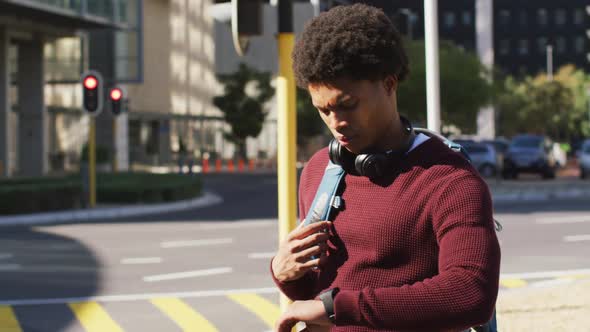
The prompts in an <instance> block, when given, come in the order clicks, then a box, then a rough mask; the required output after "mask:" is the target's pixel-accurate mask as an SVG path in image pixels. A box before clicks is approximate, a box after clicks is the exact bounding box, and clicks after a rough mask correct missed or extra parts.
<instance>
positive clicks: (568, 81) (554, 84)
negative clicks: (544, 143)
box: [496, 65, 590, 141]
mask: <svg viewBox="0 0 590 332" xmlns="http://www.w3.org/2000/svg"><path fill="white" fill-rule="evenodd" d="M589 82H590V80H589V78H588V75H586V74H585V73H584V72H583V71H581V70H577V69H576V68H575V67H574V66H572V65H566V66H564V67H561V68H560V69H559V70H558V72H557V74H556V75H555V76H554V79H553V80H552V81H549V79H548V77H547V76H546V75H545V74H539V75H537V76H536V77H525V78H523V79H521V80H516V79H514V78H512V77H508V78H507V79H506V80H505V81H504V86H503V89H502V91H501V92H500V93H499V95H498V97H497V98H496V109H497V111H498V112H499V126H498V127H499V128H498V129H499V131H500V132H501V133H502V134H503V135H506V136H512V135H514V134H516V133H519V132H537V133H544V134H549V135H550V136H552V137H553V138H554V139H557V140H565V141H571V140H572V139H577V138H580V137H583V136H585V135H587V134H590V121H589V120H588V113H587V112H588V110H587V107H588V96H587V95H586V87H587V86H588V84H589Z"/></svg>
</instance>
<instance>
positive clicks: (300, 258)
mask: <svg viewBox="0 0 590 332" xmlns="http://www.w3.org/2000/svg"><path fill="white" fill-rule="evenodd" d="M331 224H332V223H331V222H330V221H320V222H315V223H312V224H309V225H306V226H300V227H297V228H295V229H294V230H293V231H292V232H291V233H289V235H288V236H287V239H286V240H285V241H283V243H281V244H280V246H279V250H278V251H277V255H276V256H275V257H274V259H273V260H272V271H273V274H274V276H275V278H277V279H278V280H279V281H281V282H285V281H291V280H296V279H299V278H301V277H302V276H303V275H304V274H305V273H307V271H309V270H311V269H313V268H316V267H319V266H320V256H321V255H322V254H323V253H325V252H326V250H327V249H328V246H327V244H326V241H327V240H328V239H329V238H330V235H329V234H328V232H327V231H328V229H329V227H330V225H331ZM324 231H325V232H324ZM312 256H315V257H316V258H315V259H311V257H312Z"/></svg>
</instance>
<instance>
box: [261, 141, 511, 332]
mask: <svg viewBox="0 0 590 332" xmlns="http://www.w3.org/2000/svg"><path fill="white" fill-rule="evenodd" d="M327 163H328V152H327V149H323V150H321V151H319V152H318V153H316V154H315V155H314V156H313V157H312V159H311V160H310V161H309V163H308V165H307V166H306V167H305V169H304V171H303V173H302V175H301V182H300V187H299V202H300V204H299V215H300V216H302V218H301V219H303V216H305V214H306V213H307V211H308V210H309V207H310V204H311V202H312V201H313V198H314V196H315V193H316V190H317V188H318V186H319V184H320V181H321V179H322V176H323V173H324V169H325V167H326V165H327ZM398 169H399V170H400V171H399V174H398V175H397V176H391V177H389V178H386V179H381V180H379V181H373V182H372V181H371V180H369V179H368V178H366V177H361V176H353V175H346V176H345V178H344V183H345V187H344V192H343V194H342V198H343V200H344V209H343V210H342V211H340V212H338V214H337V215H336V217H335V218H334V220H333V229H332V231H331V233H332V238H331V240H330V246H331V247H332V251H331V253H330V255H329V257H328V260H327V265H326V266H325V267H324V268H323V269H322V270H321V271H320V272H309V273H307V274H306V275H305V276H304V277H302V278H300V279H298V280H294V281H289V282H285V283H282V282H280V281H278V280H277V279H274V280H275V283H276V284H277V285H278V286H279V288H280V289H281V291H282V292H283V293H284V294H285V295H287V296H288V297H289V298H291V299H292V300H306V299H313V298H314V297H316V296H317V295H318V294H319V293H320V292H322V291H324V290H326V289H329V288H333V287H338V288H340V292H339V293H338V294H337V295H336V297H335V299H334V310H335V322H336V326H335V327H333V328H332V331H348V332H367V331H429V332H432V331H460V330H463V329H465V328H468V327H470V326H475V325H480V324H483V323H484V322H486V321H488V320H489V319H490V317H491V315H492V313H493V310H494V305H495V302H496V297H497V294H498V279H499V273H500V247H499V245H498V239H497V237H496V234H495V230H494V223H493V219H492V202H491V198H490V193H489V191H488V188H487V186H486V183H485V182H484V181H483V180H482V179H481V177H480V176H479V175H478V174H477V172H476V171H475V170H474V169H473V168H472V167H471V165H470V164H469V163H468V162H467V161H466V160H465V159H464V158H463V157H462V156H461V155H460V154H459V153H456V152H454V151H452V150H450V149H449V148H448V147H447V146H446V145H444V144H443V143H442V142H440V141H439V140H438V139H434V138H431V139H429V140H427V141H426V142H424V143H422V144H421V145H419V146H418V147H416V148H415V149H414V150H412V151H411V152H410V153H409V154H408V155H407V156H406V158H405V159H404V160H403V161H401V162H400V165H399V167H398ZM273 278H274V274H273Z"/></svg>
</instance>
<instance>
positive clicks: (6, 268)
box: [0, 264, 22, 272]
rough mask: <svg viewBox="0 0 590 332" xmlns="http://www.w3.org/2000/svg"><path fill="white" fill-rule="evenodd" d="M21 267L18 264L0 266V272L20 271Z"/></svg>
mask: <svg viewBox="0 0 590 332" xmlns="http://www.w3.org/2000/svg"><path fill="white" fill-rule="evenodd" d="M21 269H22V266H21V265H20V264H0V271H4V272H6V271H20V270H21Z"/></svg>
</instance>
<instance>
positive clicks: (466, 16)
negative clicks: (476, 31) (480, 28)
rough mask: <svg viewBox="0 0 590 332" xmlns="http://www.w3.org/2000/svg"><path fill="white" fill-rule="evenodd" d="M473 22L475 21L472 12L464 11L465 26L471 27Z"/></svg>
mask: <svg viewBox="0 0 590 332" xmlns="http://www.w3.org/2000/svg"><path fill="white" fill-rule="evenodd" d="M472 21H473V19H472V16H471V12H469V11H464V12H463V25H471V24H472Z"/></svg>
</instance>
